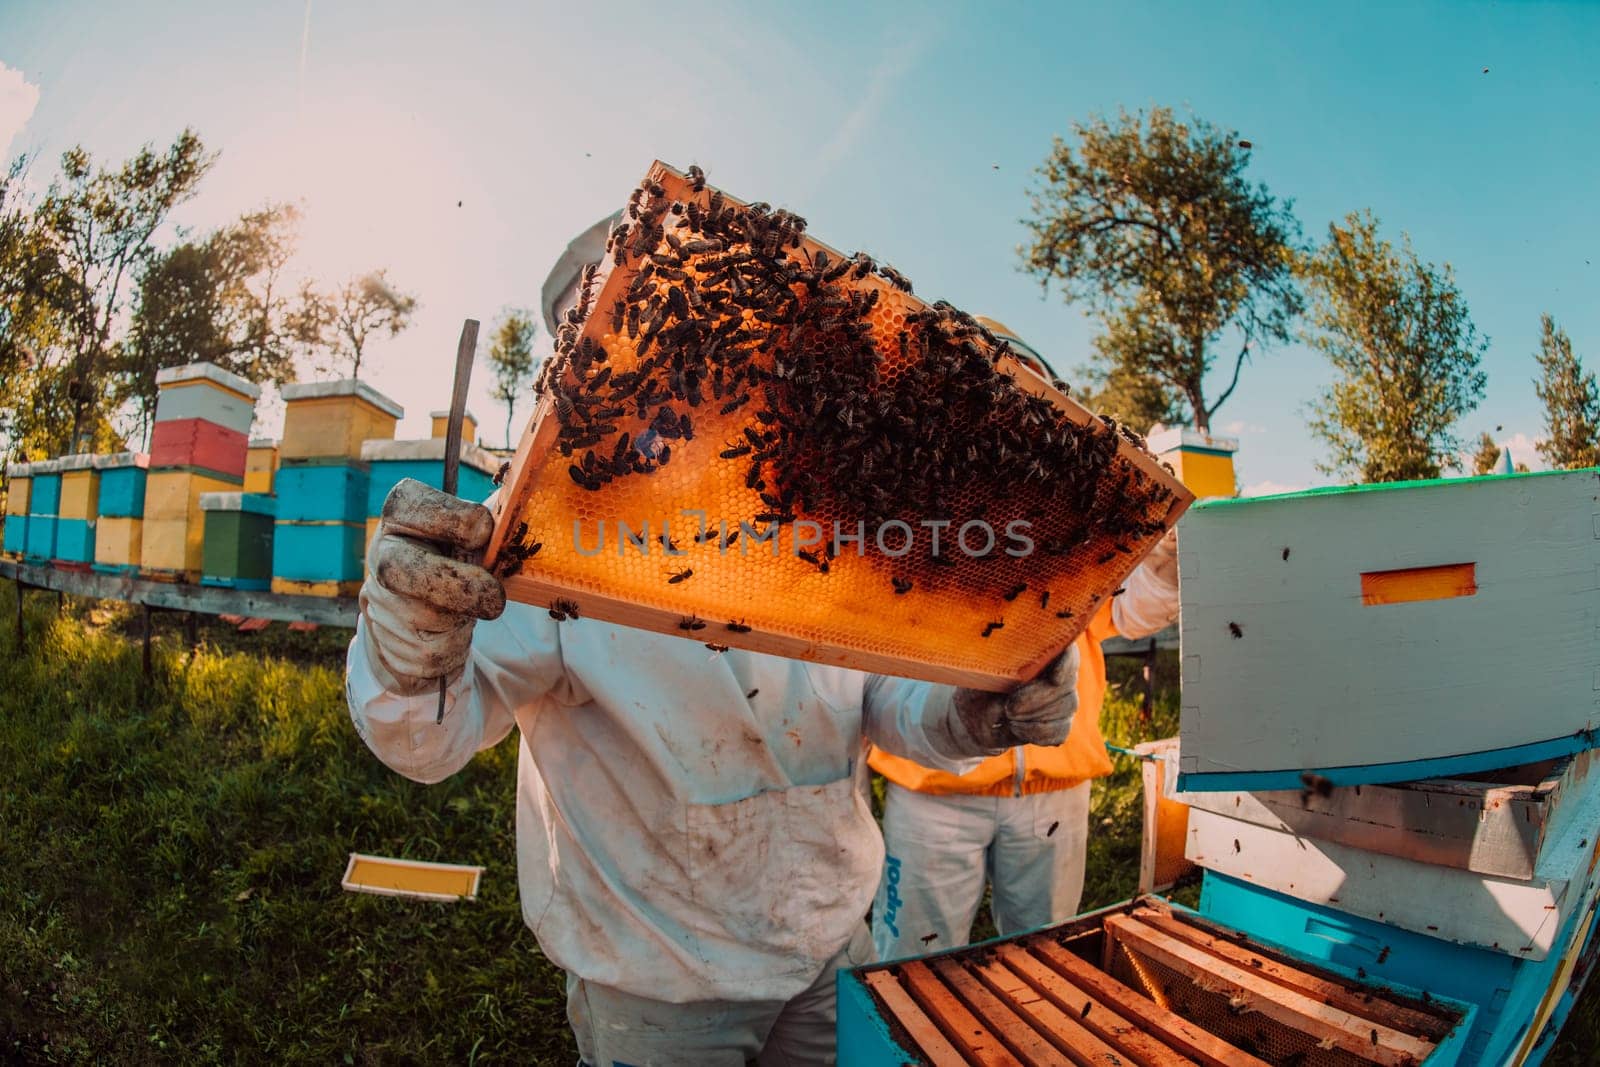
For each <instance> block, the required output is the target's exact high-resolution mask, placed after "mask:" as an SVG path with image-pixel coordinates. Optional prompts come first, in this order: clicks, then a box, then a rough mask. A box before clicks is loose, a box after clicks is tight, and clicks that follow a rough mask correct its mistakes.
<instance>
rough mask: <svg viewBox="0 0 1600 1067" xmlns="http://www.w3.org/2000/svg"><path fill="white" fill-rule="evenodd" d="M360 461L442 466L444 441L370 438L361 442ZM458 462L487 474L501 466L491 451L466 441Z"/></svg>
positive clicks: (437, 438) (435, 438) (429, 438)
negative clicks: (402, 462) (438, 464)
mask: <svg viewBox="0 0 1600 1067" xmlns="http://www.w3.org/2000/svg"><path fill="white" fill-rule="evenodd" d="M361 458H362V460H364V461H366V462H371V463H380V462H395V461H400V460H412V461H421V462H439V463H443V462H444V438H443V437H425V438H420V439H417V440H412V441H390V440H387V439H384V438H374V439H373V440H371V441H363V442H361ZM461 462H462V464H464V465H465V466H468V467H471V468H472V469H473V470H477V471H482V472H483V473H484V474H490V475H492V474H494V473H495V472H496V471H498V470H499V469H500V464H501V460H500V459H499V458H497V457H496V456H495V455H494V454H493V453H492V452H489V451H488V450H487V449H484V448H482V447H480V446H479V445H474V444H470V443H468V442H466V441H462V442H461Z"/></svg>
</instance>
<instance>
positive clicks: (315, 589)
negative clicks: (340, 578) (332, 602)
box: [272, 578, 361, 597]
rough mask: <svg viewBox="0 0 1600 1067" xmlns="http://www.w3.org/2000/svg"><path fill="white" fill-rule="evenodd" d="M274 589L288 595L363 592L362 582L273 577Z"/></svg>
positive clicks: (334, 595) (338, 594) (336, 594)
mask: <svg viewBox="0 0 1600 1067" xmlns="http://www.w3.org/2000/svg"><path fill="white" fill-rule="evenodd" d="M272 591H273V592H274V593H283V594H285V595H287V596H324V597H339V596H346V597H349V596H355V595H356V594H357V593H359V592H361V583H360V582H297V581H295V580H293V579H292V578H274V579H272Z"/></svg>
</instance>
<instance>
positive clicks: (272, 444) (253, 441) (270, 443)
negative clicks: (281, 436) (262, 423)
mask: <svg viewBox="0 0 1600 1067" xmlns="http://www.w3.org/2000/svg"><path fill="white" fill-rule="evenodd" d="M277 447H278V442H277V441H275V440H273V439H272V438H270V437H252V438H250V449H251V450H252V451H254V450H256V449H260V448H277Z"/></svg>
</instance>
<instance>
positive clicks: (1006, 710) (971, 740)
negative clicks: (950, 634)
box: [930, 642, 1078, 759]
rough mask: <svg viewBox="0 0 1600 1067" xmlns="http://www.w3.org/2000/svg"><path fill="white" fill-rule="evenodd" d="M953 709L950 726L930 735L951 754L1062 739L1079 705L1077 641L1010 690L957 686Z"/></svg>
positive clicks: (958, 756)
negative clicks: (994, 690)
mask: <svg viewBox="0 0 1600 1067" xmlns="http://www.w3.org/2000/svg"><path fill="white" fill-rule="evenodd" d="M951 710H952V714H951V715H949V716H947V718H946V721H945V729H944V730H942V731H934V732H933V733H932V734H931V735H930V738H931V740H932V741H933V744H934V747H935V748H937V749H939V750H940V751H941V752H942V753H943V754H944V755H947V756H949V757H951V758H952V759H963V758H968V757H971V756H978V755H995V754H996V753H1000V752H1004V751H1005V750H1006V749H1008V748H1014V747H1016V746H1017V745H1023V744H1028V745H1059V744H1060V743H1061V742H1063V741H1065V740H1066V739H1067V732H1068V731H1069V730H1071V729H1072V716H1073V714H1074V713H1075V712H1077V710H1078V646H1077V643H1076V642H1074V643H1073V644H1071V645H1068V646H1067V648H1066V651H1064V652H1062V653H1061V655H1059V656H1057V657H1056V658H1055V659H1053V660H1051V661H1050V664H1049V666H1047V667H1045V669H1044V670H1042V671H1040V672H1039V675H1038V677H1036V678H1034V679H1033V681H1031V682H1024V683H1023V684H1022V685H1019V686H1017V688H1015V689H1013V690H1011V691H1010V692H1009V693H988V692H984V691H983V690H981V689H957V690H956V691H955V695H954V697H953V698H952V709H951ZM946 749H949V751H945V750H946Z"/></svg>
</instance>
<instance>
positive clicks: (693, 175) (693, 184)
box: [689, 163, 706, 193]
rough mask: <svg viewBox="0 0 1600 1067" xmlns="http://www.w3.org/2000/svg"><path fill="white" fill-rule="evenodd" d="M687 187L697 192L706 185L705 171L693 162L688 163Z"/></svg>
mask: <svg viewBox="0 0 1600 1067" xmlns="http://www.w3.org/2000/svg"><path fill="white" fill-rule="evenodd" d="M689 187H690V188H691V189H693V190H694V191H695V192H697V193H698V192H700V191H701V190H702V189H704V188H705V187H706V172H705V171H703V170H701V169H700V168H699V167H697V166H696V165H694V164H693V163H691V164H689Z"/></svg>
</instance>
